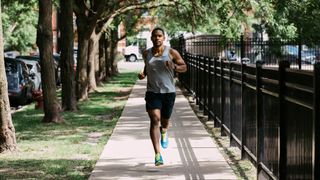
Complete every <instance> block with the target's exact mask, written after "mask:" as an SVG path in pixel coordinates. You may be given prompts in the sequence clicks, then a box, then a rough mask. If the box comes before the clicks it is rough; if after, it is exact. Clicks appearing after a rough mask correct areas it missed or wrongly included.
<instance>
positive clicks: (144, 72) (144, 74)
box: [138, 50, 148, 79]
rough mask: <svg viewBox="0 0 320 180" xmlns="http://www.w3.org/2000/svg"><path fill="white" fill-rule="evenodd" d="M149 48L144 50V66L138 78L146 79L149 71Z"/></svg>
mask: <svg viewBox="0 0 320 180" xmlns="http://www.w3.org/2000/svg"><path fill="white" fill-rule="evenodd" d="M147 53H148V52H147V50H145V51H143V53H142V58H143V62H144V67H143V69H142V70H141V72H140V73H139V74H138V78H139V79H144V78H145V77H146V76H147V71H146V57H147Z"/></svg>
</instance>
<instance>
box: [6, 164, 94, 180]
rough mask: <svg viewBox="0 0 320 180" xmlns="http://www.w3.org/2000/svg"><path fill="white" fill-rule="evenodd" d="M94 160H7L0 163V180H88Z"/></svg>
mask: <svg viewBox="0 0 320 180" xmlns="http://www.w3.org/2000/svg"><path fill="white" fill-rule="evenodd" d="M94 165H95V161H94V160H79V159H56V160H48V159H45V160H39V159H27V160H7V161H0V172H1V174H0V179H88V178H89V176H90V173H91V171H92V170H93V167H94Z"/></svg>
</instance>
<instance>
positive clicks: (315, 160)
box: [312, 62, 320, 180]
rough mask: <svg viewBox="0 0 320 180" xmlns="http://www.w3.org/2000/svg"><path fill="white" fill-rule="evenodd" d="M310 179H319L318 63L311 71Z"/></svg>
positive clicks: (319, 81) (319, 112)
mask: <svg viewBox="0 0 320 180" xmlns="http://www.w3.org/2000/svg"><path fill="white" fill-rule="evenodd" d="M313 72H314V73H313V74H314V75H313V126H312V127H313V129H312V175H313V176H312V179H313V180H316V179H318V178H319V177H320V159H319V158H320V155H319V153H320V62H317V63H316V64H315V65H314V71H313Z"/></svg>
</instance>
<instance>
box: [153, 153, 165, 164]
mask: <svg viewBox="0 0 320 180" xmlns="http://www.w3.org/2000/svg"><path fill="white" fill-rule="evenodd" d="M154 164H155V165H156V166H160V165H163V160H162V156H161V154H160V153H158V154H156V157H155V161H154Z"/></svg>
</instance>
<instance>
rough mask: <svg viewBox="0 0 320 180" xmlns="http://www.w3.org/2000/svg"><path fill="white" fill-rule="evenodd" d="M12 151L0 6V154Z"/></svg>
mask: <svg viewBox="0 0 320 180" xmlns="http://www.w3.org/2000/svg"><path fill="white" fill-rule="evenodd" d="M0 3H1V2H0ZM14 150H16V135H15V129H14V126H13V124H12V119H11V112H10V103H9V97H8V84H7V77H6V71H5V66H4V59H3V34H2V13H1V4H0V153H1V152H4V151H14Z"/></svg>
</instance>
